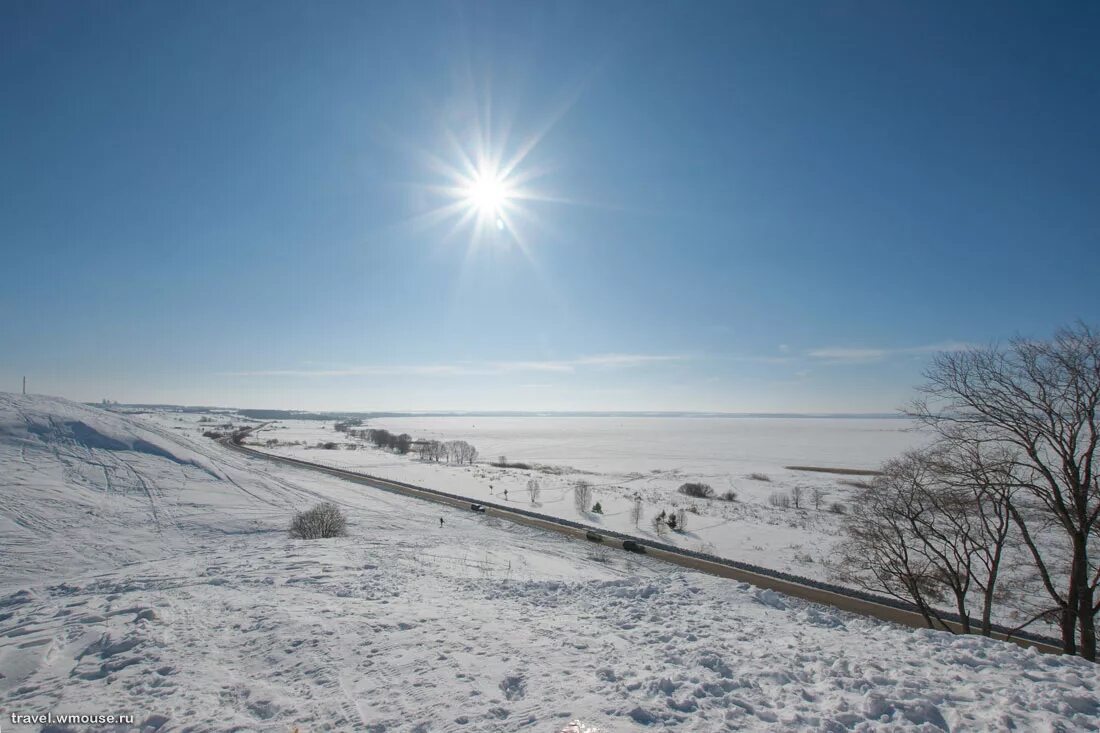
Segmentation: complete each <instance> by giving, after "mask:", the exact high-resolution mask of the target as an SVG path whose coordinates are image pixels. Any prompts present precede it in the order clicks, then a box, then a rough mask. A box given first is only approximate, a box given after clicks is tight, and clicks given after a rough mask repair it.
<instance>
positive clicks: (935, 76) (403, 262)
mask: <svg viewBox="0 0 1100 733" xmlns="http://www.w3.org/2000/svg"><path fill="white" fill-rule="evenodd" d="M1098 48H1100V5H1098V4H1096V3H1091V2H1090V3H1068V2H1067V3H1052V4H1041V3H1030V4H1017V3H997V4H989V3H954V2H952V3H931V2H928V3H896V2H857V3H847V2H830V3H808V2H807V3H765V2H722V3H715V4H705V3H687V4H680V5H679V6H677V5H674V4H667V3H635V2H629V3H591V2H583V3H581V2H578V3H555V4H551V3H500V4H453V3H440V4H436V3H423V4H421V3H386V4H384V3H337V2H326V3H286V2H275V3H272V2H234V3H213V2H199V3H182V2H181V3H167V2H158V3H125V2H114V3H75V2H68V3H51V2H6V3H3V4H2V5H0V94H2V97H0V99H2V100H3V102H2V104H0V262H2V263H3V264H2V265H0V268H2V269H0V272H2V273H3V287H2V288H0V312H2V313H3V314H4V317H3V318H2V319H0V344H2V347H0V389H6V390H11V391H16V390H18V388H19V378H20V377H21V376H22V375H23V374H27V375H28V376H29V378H30V386H31V389H32V391H37V392H44V393H52V394H61V395H64V396H68V397H72V398H77V399H88V400H95V399H99V398H101V397H108V398H112V399H117V400H121V401H142V402H177V403H189V404H228V405H238V406H264V407H287V408H306V409H335V408H345V409H395V410H406V409H407V410H427V409H514V410H532V409H535V410H539V409H544V410H554V409H562V410H570V409H580V410H601V409H606V410H706V411H845V412H857V411H882V410H890V409H893V408H895V407H897V406H898V405H900V404H902V403H904V402H905V401H906V399H907V398H908V397H909V395H910V390H911V388H912V386H913V385H914V384H915V383H917V382H918V381H919V374H920V370H921V368H922V367H923V365H924V364H925V363H926V362H927V360H928V358H929V357H930V355H931V354H932V353H934V352H935V351H936V350H938V349H941V348H953V347H957V346H958V345H961V344H969V343H986V342H989V341H991V340H996V339H1003V338H1005V337H1009V336H1012V335H1014V334H1018V333H1019V334H1025V335H1031V336H1042V335H1046V334H1049V333H1050V332H1051V331H1052V330H1053V329H1054V328H1056V327H1057V326H1059V325H1062V324H1065V323H1068V322H1070V321H1073V320H1074V319H1078V318H1081V319H1084V320H1086V321H1089V322H1091V323H1096V322H1097V320H1098V318H1097V316H1098V315H1100V313H1098V312H1100V296H1098V294H1097V283H1098V281H1100V278H1098V275H1100V144H1098V142H1097V139H1098V137H1097V129H1098V127H1097V124H1098V123H1097V120H1098V119H1100V53H1098V51H1097V49H1098ZM463 155H466V156H469V157H470V158H472V159H473V160H475V161H477V160H478V158H479V155H481V157H482V158H484V160H485V161H487V162H484V164H483V165H481V166H480V168H483V169H485V170H482V171H481V173H484V175H485V176H488V177H489V178H491V179H492V180H493V181H497V179H498V178H499V177H500V174H501V168H502V167H503V164H504V163H505V162H508V161H511V160H513V159H517V158H518V159H519V162H518V163H517V164H516V165H515V168H514V170H513V171H512V173H511V175H510V176H509V177H508V178H507V180H506V181H505V182H504V183H502V184H500V185H499V186H497V188H498V189H500V190H502V191H504V194H503V197H504V198H503V200H501V199H500V198H499V196H497V197H496V198H494V202H493V203H492V204H491V206H490V209H489V210H486V209H484V208H479V202H480V199H478V198H477V197H476V196H472V195H471V193H470V187H469V186H466V185H464V184H463V183H461V179H462V178H463V177H464V178H466V179H470V178H471V174H470V171H469V170H467V171H466V172H465V173H463V175H461V176H455V175H454V174H453V171H455V170H457V171H462V170H463V162H462V161H463ZM494 160H496V161H498V162H497V164H496V165H494V164H493V161H494ZM474 167H475V168H478V166H477V165H476V164H475V166H474ZM477 175H480V174H479V173H474V177H476V176H477ZM456 181H458V182H457V183H456ZM494 186H496V183H494ZM497 207H499V208H500V212H501V216H500V217H499V218H500V219H501V221H500V226H498V225H497V221H496V220H497V219H498V216H497V213H496V212H497ZM466 214H470V216H466V220H463V216H464V215H466ZM475 214H477V215H476V216H475ZM471 216H472V218H473V221H470V218H471ZM479 217H480V219H479ZM505 219H507V223H506V224H505V221H504V220H505Z"/></svg>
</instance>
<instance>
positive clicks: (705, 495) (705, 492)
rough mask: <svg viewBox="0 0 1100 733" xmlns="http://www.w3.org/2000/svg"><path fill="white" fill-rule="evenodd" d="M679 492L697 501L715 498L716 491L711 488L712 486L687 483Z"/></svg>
mask: <svg viewBox="0 0 1100 733" xmlns="http://www.w3.org/2000/svg"><path fill="white" fill-rule="evenodd" d="M677 490H678V491H679V492H680V493H681V494H683V495H685V496H691V497H694V498H696V499H710V498H711V497H713V496H714V489H712V488H711V487H710V484H701V483H686V484H683V485H682V486H681V487H680V488H679V489H677Z"/></svg>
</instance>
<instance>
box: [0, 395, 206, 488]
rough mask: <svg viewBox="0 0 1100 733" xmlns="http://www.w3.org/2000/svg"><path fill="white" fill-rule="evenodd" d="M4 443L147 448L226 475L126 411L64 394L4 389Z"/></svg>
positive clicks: (0, 407)
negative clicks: (11, 392) (85, 403)
mask: <svg viewBox="0 0 1100 733" xmlns="http://www.w3.org/2000/svg"><path fill="white" fill-rule="evenodd" d="M5 442H7V443H12V444H15V445H19V444H21V443H22V444H40V445H42V444H44V445H46V446H51V445H63V446H66V447H67V448H70V449H71V448H83V449H85V450H107V451H133V452H136V453H146V454H148V455H152V456H158V457H160V458H167V459H168V460H170V461H173V462H175V463H179V464H186V465H191V466H195V467H196V468H200V469H202V470H203V471H206V472H207V473H209V474H210V475H211V476H213V477H215V478H220V479H224V478H225V477H224V475H222V474H221V472H220V471H218V470H217V469H216V468H215V467H214V466H213V464H211V462H210V461H209V460H207V459H206V458H205V457H204V456H201V455H200V454H198V453H196V452H195V451H193V450H190V449H188V448H185V447H184V446H182V445H180V444H179V443H177V442H175V441H172V440H170V439H167V438H165V437H163V436H161V435H158V434H156V433H153V432H152V431H150V430H149V429H147V428H145V427H143V426H141V425H138V424H137V423H136V422H134V421H133V420H132V419H130V418H128V417H126V416H125V415H119V414H116V413H112V412H108V411H106V410H102V409H99V408H96V407H91V406H89V405H84V404H80V403H78V402H72V401H70V400H66V399H62V398H60V397H46V396H40V395H14V394H9V393H2V392H0V444H2V443H5Z"/></svg>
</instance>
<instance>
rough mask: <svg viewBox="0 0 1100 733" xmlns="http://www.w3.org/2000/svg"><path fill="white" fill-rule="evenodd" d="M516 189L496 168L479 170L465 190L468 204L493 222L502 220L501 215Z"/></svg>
mask: <svg viewBox="0 0 1100 733" xmlns="http://www.w3.org/2000/svg"><path fill="white" fill-rule="evenodd" d="M514 193H515V191H514V190H513V189H512V187H511V186H509V185H508V182H507V181H506V180H504V178H502V177H501V175H500V174H499V173H498V172H497V171H495V170H479V171H477V173H475V174H474V176H473V178H472V179H471V180H470V181H469V182H468V183H467V185H466V186H465V190H464V191H463V194H464V197H465V199H466V204H467V206H469V207H470V208H471V209H473V210H474V211H476V212H477V214H478V216H479V217H481V218H483V219H487V220H489V221H492V222H500V221H501V215H502V214H503V213H504V210H505V208H507V206H508V204H509V203H510V202H511V200H512V196H513V195H514Z"/></svg>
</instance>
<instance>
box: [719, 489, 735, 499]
mask: <svg viewBox="0 0 1100 733" xmlns="http://www.w3.org/2000/svg"><path fill="white" fill-rule="evenodd" d="M718 498H720V499H721V500H722V501H737V492H736V491H734V490H733V489H729V490H728V491H726V492H724V493H723V494H722V496H720V497H718Z"/></svg>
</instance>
